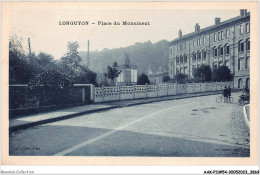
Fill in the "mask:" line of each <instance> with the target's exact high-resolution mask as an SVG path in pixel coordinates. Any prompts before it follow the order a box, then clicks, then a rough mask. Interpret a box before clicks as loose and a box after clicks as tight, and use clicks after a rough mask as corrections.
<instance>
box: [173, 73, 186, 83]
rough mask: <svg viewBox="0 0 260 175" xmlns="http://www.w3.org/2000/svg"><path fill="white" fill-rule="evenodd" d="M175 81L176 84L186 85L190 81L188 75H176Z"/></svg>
mask: <svg viewBox="0 0 260 175" xmlns="http://www.w3.org/2000/svg"><path fill="white" fill-rule="evenodd" d="M173 79H174V81H175V82H176V83H179V84H184V83H186V81H187V79H188V75H186V74H176V75H175V76H174V78H173Z"/></svg>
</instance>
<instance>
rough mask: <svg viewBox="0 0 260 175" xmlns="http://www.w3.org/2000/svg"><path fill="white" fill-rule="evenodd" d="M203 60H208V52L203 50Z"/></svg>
mask: <svg viewBox="0 0 260 175" xmlns="http://www.w3.org/2000/svg"><path fill="white" fill-rule="evenodd" d="M202 58H203V59H204V60H205V59H206V58H207V52H206V50H202Z"/></svg>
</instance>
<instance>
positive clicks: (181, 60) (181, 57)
mask: <svg viewBox="0 0 260 175" xmlns="http://www.w3.org/2000/svg"><path fill="white" fill-rule="evenodd" d="M180 62H181V63H183V56H182V55H181V56H180Z"/></svg>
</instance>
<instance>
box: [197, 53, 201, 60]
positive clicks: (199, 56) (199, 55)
mask: <svg viewBox="0 0 260 175" xmlns="http://www.w3.org/2000/svg"><path fill="white" fill-rule="evenodd" d="M197 55H198V60H199V61H200V60H201V52H200V51H198V52H197Z"/></svg>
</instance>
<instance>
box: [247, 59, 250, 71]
mask: <svg viewBox="0 0 260 175" xmlns="http://www.w3.org/2000/svg"><path fill="white" fill-rule="evenodd" d="M249 68H250V57H247V58H246V70H248V69H249Z"/></svg>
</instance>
